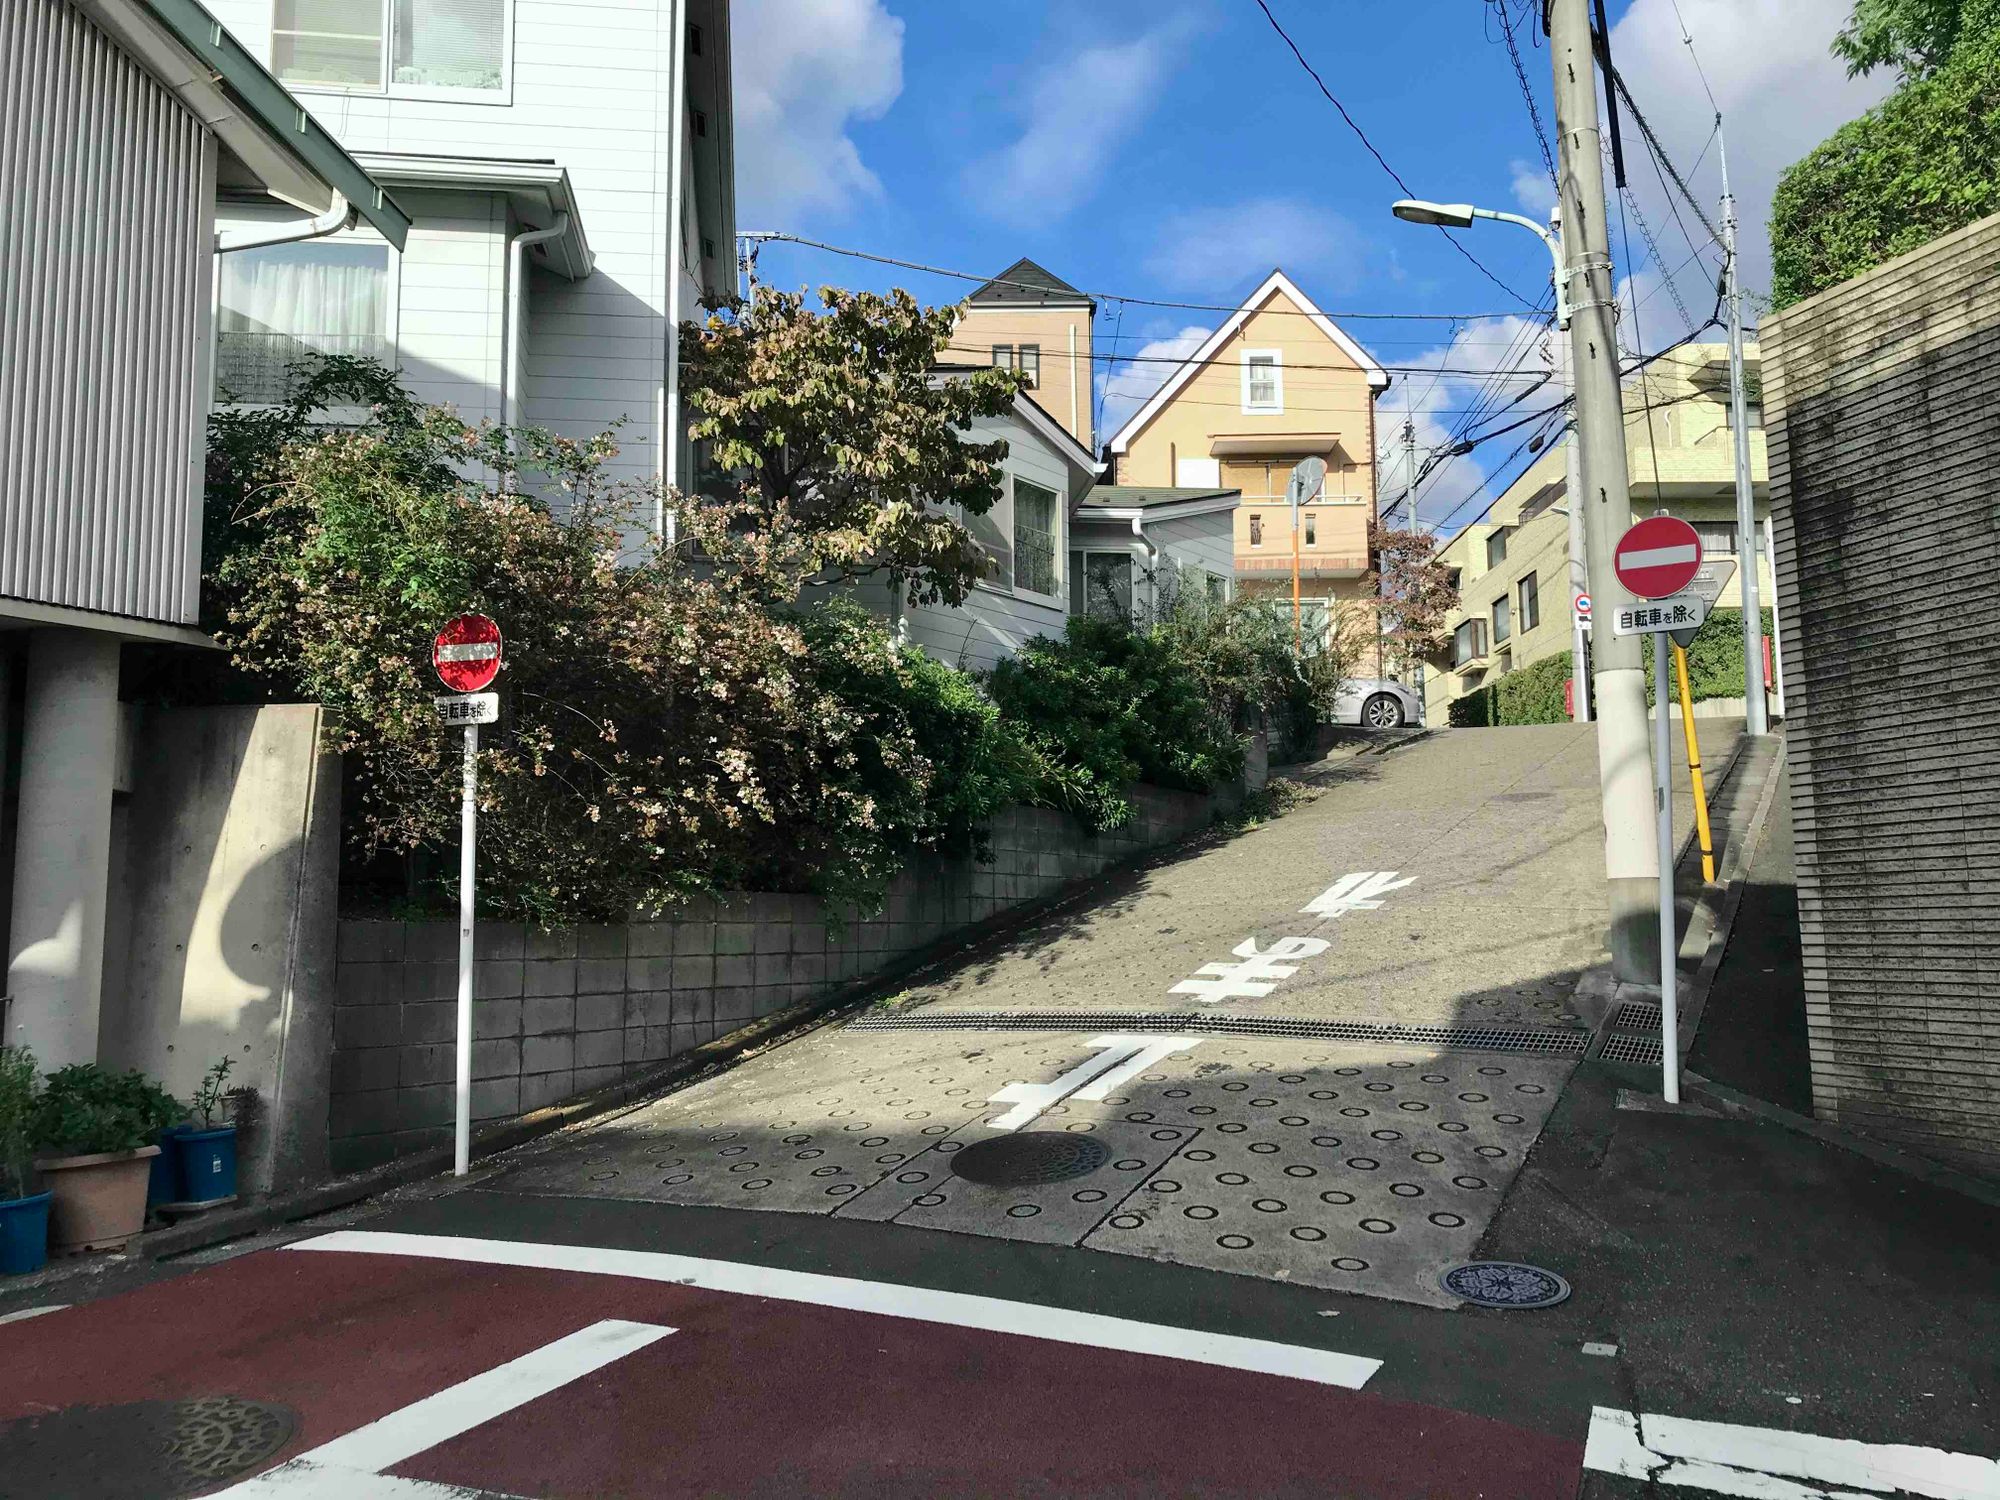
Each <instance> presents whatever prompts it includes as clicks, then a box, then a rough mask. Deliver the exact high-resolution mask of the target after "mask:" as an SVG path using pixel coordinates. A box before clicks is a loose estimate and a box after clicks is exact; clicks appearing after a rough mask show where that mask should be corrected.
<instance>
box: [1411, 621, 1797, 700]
mask: <svg viewBox="0 0 2000 1500" xmlns="http://www.w3.org/2000/svg"><path fill="white" fill-rule="evenodd" d="M1763 614H1764V634H1766V635H1769V634H1771V611H1769V610H1768V609H1767V610H1765V611H1764V612H1763ZM1742 619H1743V611H1742V610H1740V609H1718V610H1716V611H1715V612H1714V613H1713V614H1711V615H1710V616H1709V617H1708V619H1707V621H1706V623H1704V624H1703V625H1702V627H1701V630H1700V631H1699V632H1698V633H1697V634H1696V636H1695V638H1694V644H1693V645H1691V646H1689V647H1688V688H1689V691H1690V692H1691V693H1692V695H1693V697H1694V701H1695V702H1697V703H1701V702H1705V701H1706V700H1708V699H1710V698H1741V697H1742V696H1743V635H1742V624H1741V621H1742ZM1645 663H1646V702H1647V703H1648V704H1650V703H1652V701H1653V652H1652V648H1651V643H1650V642H1648V644H1647V649H1646V652H1645ZM1567 681H1569V653H1568V652H1567V651H1559V652H1557V653H1556V654H1555V655H1554V656H1545V657H1543V658H1542V659H1541V660H1540V661H1538V662H1532V663H1530V664H1529V665H1527V666H1525V667H1523V668H1521V670H1520V671H1518V672H1509V673H1508V674H1507V675H1506V676H1505V677H1502V678H1500V679H1499V680H1498V681H1495V682H1489V683H1487V684H1486V686H1484V687H1482V688H1480V689H1479V690H1478V691H1476V692H1471V693H1467V694H1466V695H1465V696H1464V697H1463V698H1459V699H1456V700H1454V701H1453V703H1452V705H1451V709H1450V715H1451V722H1452V724H1453V725H1454V726H1455V727H1457V728H1461V729H1484V728H1491V727H1493V726H1495V725H1501V724H1561V723H1565V722H1567V721H1568V719H1569V715H1568V714H1566V713H1564V712H1563V684H1564V683H1565V682H1567Z"/></svg>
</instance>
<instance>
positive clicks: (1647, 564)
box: [1618, 542, 1701, 568]
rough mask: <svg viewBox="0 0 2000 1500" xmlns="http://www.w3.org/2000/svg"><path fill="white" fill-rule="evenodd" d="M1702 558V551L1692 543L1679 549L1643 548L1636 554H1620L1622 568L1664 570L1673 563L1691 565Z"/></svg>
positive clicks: (1684, 543)
mask: <svg viewBox="0 0 2000 1500" xmlns="http://www.w3.org/2000/svg"><path fill="white" fill-rule="evenodd" d="M1700 556H1701V549H1700V548H1698V547H1696V546H1694V545H1693V544H1692V543H1689V542H1683V543H1681V544H1680V545H1679V546H1677V547H1642V548H1640V549H1639V550H1638V551H1636V552H1621V553H1619V554H1618V566H1619V567H1621V568H1664V567H1667V566H1668V565H1669V564H1672V563H1691V562H1693V561H1694V560H1695V559H1696V558H1698V557H1700Z"/></svg>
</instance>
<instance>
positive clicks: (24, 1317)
mask: <svg viewBox="0 0 2000 1500" xmlns="http://www.w3.org/2000/svg"><path fill="white" fill-rule="evenodd" d="M68 1306H69V1304H68V1303H67V1302H53V1303H50V1304H49V1305H48V1306H47V1307H24V1308H22V1309H21V1310H20V1311H19V1312H10V1313H8V1314H6V1315H5V1316H4V1317H0V1323H25V1322H27V1321H28V1319H30V1318H39V1317H41V1316H42V1315H43V1314H44V1313H52V1312H61V1311H62V1310H63V1309H64V1308H65V1307H68Z"/></svg>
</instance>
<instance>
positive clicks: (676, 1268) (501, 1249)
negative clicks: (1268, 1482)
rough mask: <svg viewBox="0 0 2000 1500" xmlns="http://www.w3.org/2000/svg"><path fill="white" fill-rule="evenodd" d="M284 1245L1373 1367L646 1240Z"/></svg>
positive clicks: (1200, 1359) (1063, 1337)
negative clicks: (676, 1251)
mask: <svg viewBox="0 0 2000 1500" xmlns="http://www.w3.org/2000/svg"><path fill="white" fill-rule="evenodd" d="M284 1248H285V1249H287V1250H316V1251H329V1250H332V1251H349V1252H359V1253H361V1254H366V1255H412V1256H420V1257H423V1258H424V1259H427V1260H456V1261H467V1262H471V1263H473V1264H477V1265H489V1266H525V1267H530V1268H533V1269H536V1270H545V1271H572V1272H580V1273H583V1274H587V1275H596V1276H629V1277H631V1278H633V1279H634V1280H637V1281H663V1282H678V1283H681V1284H684V1285H688V1286H696V1287H701V1288H703V1289H705V1290H708V1291H713V1292H733V1293H736V1294H738V1295H740V1296H745V1297H770V1298H773V1299H775V1300H777V1301H780V1302H803V1303H808V1304H811V1305H812V1306H815V1307H836V1308H841V1309H844V1310H846V1311H848V1312H863V1313H874V1314H876V1315H878V1316H880V1317H887V1318H913V1319H916V1320H917V1321H919V1322H925V1323H942V1324H946V1325H948V1326H950V1327H954V1328H976V1329H979V1330H981V1331H983V1332H988V1333H1006V1334H1015V1335H1019V1336H1021V1337H1024V1338H1037V1339H1048V1340H1049V1341H1051V1342H1053V1343H1059V1344H1076V1345H1081V1346H1082V1347H1084V1348H1088V1349H1117V1350H1122V1351H1124V1352H1126V1353H1129V1354H1152V1355H1157V1356H1159V1357H1160V1358H1162V1359H1181V1360H1187V1361H1189V1362H1191V1363H1194V1364H1204V1365H1214V1366H1217V1367H1218V1368H1221V1369H1226V1370H1248V1371H1250V1372H1251V1373H1253V1374H1258V1375H1277V1376H1282V1377H1284V1378H1285V1379H1288V1380H1309V1381H1312V1382H1314V1383H1316V1384H1319V1385H1335V1386H1344V1387H1345V1388H1347V1389H1348V1390H1359V1389H1361V1387H1362V1386H1364V1385H1366V1384H1367V1383H1368V1380H1369V1377H1370V1376H1372V1375H1373V1374H1374V1373H1375V1372H1376V1371H1377V1370H1379V1369H1381V1368H1382V1361H1381V1360H1379V1359H1367V1358H1364V1357H1363V1356H1361V1355H1358V1354H1339V1353H1336V1352H1334V1351H1332V1350H1329V1349H1302V1348H1300V1347H1298V1346H1297V1345H1295V1344H1276V1343H1271V1342H1269V1341H1267V1340H1265V1339H1246V1338H1238V1337H1236V1336H1235V1335H1233V1334H1226V1333H1203V1332H1201V1331H1200V1330H1198V1329H1193V1328H1168V1327H1164V1326H1162V1325H1160V1324H1157V1323H1138V1322H1133V1321H1131V1320H1129V1319H1126V1318H1109V1317H1105V1316H1103V1315H1101V1314H1099V1313H1080V1312H1070V1311H1068V1310H1066V1309H1064V1308H1059V1307H1038V1306H1036V1305H1035V1304H1034V1303H1031V1302H1008V1301H1004V1300H1002V1299H1001V1298H998V1297H980V1296H975V1295H973V1294H971V1293H968V1292H941V1291H935V1290H933V1289H931V1288H928V1287H912V1286H896V1285H894V1284H892V1283H888V1282H879V1281H854V1280H851V1279H849V1278H847V1277H844V1276H821V1275H819V1274H817V1273H815V1272H811V1271H787V1270H781V1269H779V1268H777V1267H774V1266H753V1265H746V1264H743V1263H741V1262H737V1261H728V1260H706V1259H703V1258H701V1257H698V1256H692V1255H666V1254H662V1253H659V1252H656V1251H648V1250H612V1249H605V1248H598V1247H593V1246H585V1245H543V1244H535V1243H533V1242H516V1241H512V1240H479V1239H464V1238H459V1237H457V1236H453V1235H429V1234H396V1233H391V1232H389V1231H387V1230H370V1229H340V1230H335V1231H333V1232H332V1233H330V1234H325V1235H321V1236H320V1237H319V1238H317V1239H310V1240H298V1241H295V1242H294V1243H292V1244H290V1245H287V1246H285V1247H284Z"/></svg>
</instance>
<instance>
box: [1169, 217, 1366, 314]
mask: <svg viewBox="0 0 2000 1500" xmlns="http://www.w3.org/2000/svg"><path fill="white" fill-rule="evenodd" d="M1362 250H1363V243H1362V240H1361V236H1360V235H1359V234H1358V233H1357V232H1356V230H1355V228H1354V226H1353V225H1352V224H1350V223H1348V222H1347V220H1345V219H1343V218H1342V217H1341V216H1340V215H1339V214H1336V213H1331V212H1329V211H1328V210H1326V209H1324V208H1319V207H1316V206H1315V205H1313V204H1311V203H1307V202H1304V201H1301V200H1298V199H1288V198H1264V199H1257V200H1253V201H1251V202H1248V203H1237V204H1232V205H1229V206H1226V207H1215V208H1192V209H1181V210H1179V211H1177V212H1175V213H1172V214H1169V215H1168V216H1167V220H1166V222H1165V224H1164V225H1163V226H1162V227H1161V229H1160V233H1159V238H1158V240H1157V241H1156V243H1155V247H1154V250H1153V253H1152V254H1151V255H1150V256H1148V257H1147V258H1146V262H1145V270H1146V274H1147V275H1148V276H1151V277H1152V278H1153V279H1154V280H1155V281H1157V282H1159V283H1160V284H1162V285H1163V286H1167V287H1170V288H1173V289H1175V290H1178V291H1206V292H1214V293H1220V292H1223V291H1226V290H1227V289H1228V288H1230V287H1235V286H1242V285H1243V284H1244V283H1245V282H1246V281H1249V280H1250V279H1252V278H1261V277H1262V276H1263V275H1264V274H1265V273H1267V272H1268V271H1269V270H1270V269H1271V268H1272V267H1273V266H1283V267H1284V268H1285V270H1287V271H1288V272H1290V273H1291V274H1292V275H1294V276H1305V275H1308V274H1311V275H1313V276H1315V277H1317V278H1319V279H1320V281H1321V282H1322V284H1324V285H1326V286H1328V287H1329V288H1330V289H1332V290H1337V291H1345V290H1347V289H1349V288H1350V287H1352V286H1353V285H1354V284H1355V283H1356V282H1357V281H1358V280H1359V279H1360V274H1361V269H1362Z"/></svg>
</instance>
